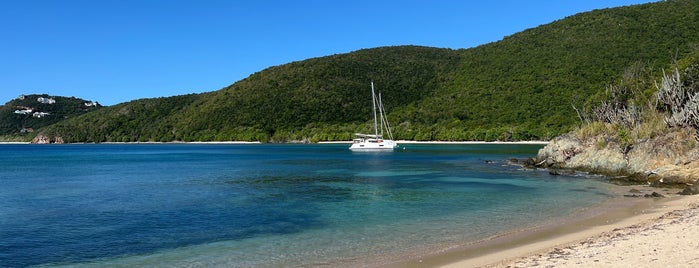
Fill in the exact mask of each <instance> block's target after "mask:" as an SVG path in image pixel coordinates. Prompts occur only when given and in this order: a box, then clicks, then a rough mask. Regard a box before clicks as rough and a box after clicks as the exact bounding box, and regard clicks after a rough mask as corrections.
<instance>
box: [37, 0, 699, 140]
mask: <svg viewBox="0 0 699 268" xmlns="http://www.w3.org/2000/svg"><path fill="white" fill-rule="evenodd" d="M697 14H699V2H698V1H690V0H682V1H664V2H658V3H651V4H645V5H636V6H629V7H620V8H612V9H604V10H595V11H592V12H587V13H581V14H578V15H574V16H571V17H568V18H565V19H561V20H558V21H555V22H552V23H550V24H547V25H542V26H540V27H537V28H534V29H529V30H526V31H523V32H520V33H517V34H514V35H512V36H509V37H506V38H504V39H503V40H501V41H499V42H494V43H490V44H486V45H482V46H479V47H476V48H472V49H461V50H450V49H439V48H428V47H416V46H400V47H382V48H375V49H364V50H359V51H355V52H352V53H347V54H341V55H332V56H327V57H321V58H313V59H308V60H304V61H299V62H293V63H289V64H285V65H281V66H275V67H271V68H268V69H265V70H263V71H261V72H258V73H255V74H253V75H251V76H250V77H248V78H246V79H243V80H241V81H238V82H236V83H234V84H232V85H231V86H229V87H226V88H223V89H221V90H218V91H215V92H209V93H205V94H198V95H186V96H177V97H172V98H163V99H144V100H136V101H132V102H129V103H124V104H120V105H116V106H113V107H107V108H105V109H101V110H100V111H97V112H93V113H89V114H86V115H84V116H81V117H80V118H74V119H70V120H67V121H65V122H61V123H59V124H56V125H55V126H51V127H49V128H47V129H45V131H46V133H49V134H51V135H60V136H62V137H63V138H64V139H65V140H66V141H68V142H101V141H135V140H140V141H147V140H151V141H172V140H182V141H191V140H202V141H209V140H261V141H270V140H273V141H284V140H291V139H311V140H348V139H349V138H350V135H351V133H353V132H356V131H363V130H366V129H368V124H367V123H368V119H369V118H370V117H369V116H370V110H371V106H370V96H369V94H370V93H369V82H370V81H372V80H373V81H374V82H375V84H376V86H377V89H378V90H380V91H382V93H383V97H384V103H385V104H386V106H387V107H386V108H387V110H388V112H389V120H390V121H391V122H392V123H393V126H394V128H395V133H396V134H397V138H399V139H415V140H513V139H516V140H527V139H550V138H552V137H553V136H555V135H558V134H561V133H564V132H566V131H568V130H569V129H570V128H571V127H572V126H574V125H575V124H576V123H577V117H576V116H575V112H574V110H573V109H572V108H571V104H575V105H582V104H583V103H584V102H585V101H586V100H587V99H588V98H589V97H590V96H594V95H595V94H598V93H600V92H604V90H605V86H606V85H607V84H609V83H610V82H612V81H614V80H616V79H618V77H619V75H618V74H620V73H623V71H624V69H625V68H627V66H631V65H633V64H634V63H636V62H642V63H643V64H645V65H648V66H650V68H655V69H656V70H660V67H664V66H666V64H667V63H668V62H671V61H672V59H673V58H674V57H676V56H677V55H683V54H686V53H687V52H688V51H691V50H692V49H696V46H697V44H699V15H697ZM454 34H459V33H454ZM76 130H77V131H76Z"/></svg>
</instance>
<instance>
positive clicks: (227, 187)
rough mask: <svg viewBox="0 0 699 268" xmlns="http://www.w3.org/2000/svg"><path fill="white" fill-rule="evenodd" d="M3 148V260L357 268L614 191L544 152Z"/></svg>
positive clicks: (500, 148) (565, 210)
mask: <svg viewBox="0 0 699 268" xmlns="http://www.w3.org/2000/svg"><path fill="white" fill-rule="evenodd" d="M347 147H348V145H344V144H339V145H338V144H320V145H214V144H139V145H136V144H98V145H95V144H92V145H51V146H46V145H43V146H41V145H0V151H1V152H2V155H3V156H4V157H3V158H2V159H0V185H1V186H0V266H2V267H26V266H35V265H42V266H53V265H71V266H82V265H85V266H96V267H103V266H123V267H132V266H149V267H152V266H161V267H177V266H220V267H250V266H252V267H278V266H329V267H332V266H342V265H349V266H357V265H366V264H374V263H378V262H382V261H394V260H398V259H401V258H405V257H406V256H414V254H416V253H425V252H430V251H438V250H443V249H445V248H449V247H452V246H458V245H462V244H464V243H466V242H468V241H473V240H476V239H482V238H485V237H489V236H492V235H494V234H497V233H499V232H503V231H507V230H511V229H516V228H521V227H523V226H527V225H531V224H534V223H537V222H542V221H547V220H551V219H555V218H558V217H562V216H565V215H567V214H570V213H571V212H574V211H575V210H577V209H580V208H583V207H588V206H593V205H595V204H598V203H600V202H602V201H604V200H607V199H609V198H610V197H611V195H610V194H609V192H608V191H609V190H608V188H607V186H606V185H605V184H604V183H603V182H600V181H598V180H593V179H582V178H579V177H566V176H551V175H549V174H548V173H547V172H545V171H536V170H524V169H521V168H519V167H517V166H512V165H508V164H507V160H508V159H510V158H524V157H530V156H533V155H535V154H536V152H537V150H538V149H539V148H541V146H538V145H407V146H406V148H405V150H398V151H395V152H383V153H357V152H351V151H349V150H348V149H347Z"/></svg>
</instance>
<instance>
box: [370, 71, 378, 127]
mask: <svg viewBox="0 0 699 268" xmlns="http://www.w3.org/2000/svg"><path fill="white" fill-rule="evenodd" d="M371 104H372V106H373V107H374V135H376V138H377V139H378V138H379V129H378V124H377V122H376V95H375V94H374V81H371Z"/></svg>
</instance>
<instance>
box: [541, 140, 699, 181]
mask: <svg viewBox="0 0 699 268" xmlns="http://www.w3.org/2000/svg"><path fill="white" fill-rule="evenodd" d="M697 160H699V143H698V142H697V139H696V138H695V131H694V130H693V129H680V130H674V131H672V132H670V133H668V134H666V135H662V136H659V137H655V138H653V139H648V140H643V141H638V142H637V143H635V144H633V145H631V146H629V147H626V150H622V149H621V146H620V144H619V142H618V141H617V140H616V138H615V137H609V136H591V137H585V138H581V137H578V136H576V135H575V134H573V133H568V134H565V135H562V136H559V137H557V138H556V139H554V140H552V141H551V142H550V143H549V144H548V145H547V146H545V147H544V148H542V149H541V150H539V153H538V154H537V157H536V159H535V160H534V162H535V163H536V165H537V166H540V167H544V168H549V169H561V168H562V169H570V170H581V171H586V172H591V173H596V174H602V175H607V176H610V177H613V178H615V180H619V179H620V180H623V181H626V182H630V183H642V184H650V185H651V186H679V185H688V184H691V183H693V182H694V181H696V180H697V178H699V161H697Z"/></svg>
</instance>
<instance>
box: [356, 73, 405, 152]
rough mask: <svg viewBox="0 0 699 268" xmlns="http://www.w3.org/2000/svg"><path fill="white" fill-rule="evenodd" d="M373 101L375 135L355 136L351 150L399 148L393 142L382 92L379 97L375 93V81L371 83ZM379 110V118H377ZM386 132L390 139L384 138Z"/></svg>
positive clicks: (357, 134)
mask: <svg viewBox="0 0 699 268" xmlns="http://www.w3.org/2000/svg"><path fill="white" fill-rule="evenodd" d="M371 99H372V106H373V108H374V134H362V133H356V134H354V135H355V136H356V138H355V139H354V140H353V142H352V146H350V148H349V149H350V150H353V151H377V150H393V149H394V148H396V147H398V144H397V143H396V142H395V141H393V133H391V126H390V125H389V124H388V120H387V119H386V114H385V112H384V108H383V103H382V102H381V92H379V94H378V96H377V95H376V94H375V93H374V82H373V81H372V82H371ZM377 108H378V118H377V116H376V112H377ZM384 131H386V134H387V135H388V139H384V138H383V135H384Z"/></svg>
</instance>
